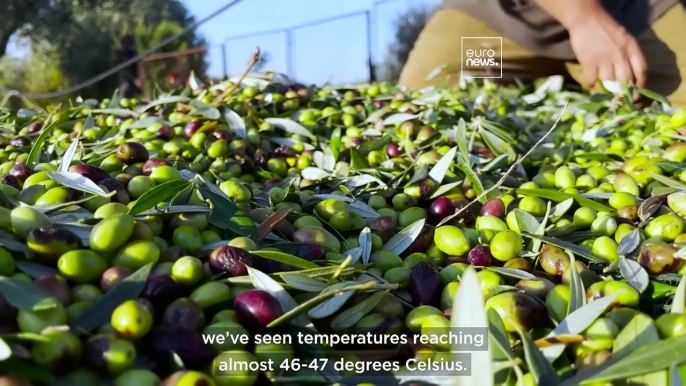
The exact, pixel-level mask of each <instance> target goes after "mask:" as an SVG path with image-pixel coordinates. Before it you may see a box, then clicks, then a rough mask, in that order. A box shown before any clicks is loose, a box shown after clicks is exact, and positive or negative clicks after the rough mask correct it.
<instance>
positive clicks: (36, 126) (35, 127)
mask: <svg viewBox="0 0 686 386" xmlns="http://www.w3.org/2000/svg"><path fill="white" fill-rule="evenodd" d="M41 129H43V122H31V124H30V125H29V134H36V133H37V132H39V131H41Z"/></svg>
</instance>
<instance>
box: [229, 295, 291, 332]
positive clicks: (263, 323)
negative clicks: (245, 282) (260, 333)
mask: <svg viewBox="0 0 686 386" xmlns="http://www.w3.org/2000/svg"><path fill="white" fill-rule="evenodd" d="M233 310H234V311H235V312H236V317H237V318H238V321H239V322H240V323H241V325H243V327H245V328H246V329H248V330H250V331H256V330H259V329H261V328H264V327H267V325H268V324H269V323H271V322H273V321H274V320H276V319H278V318H279V317H280V316H281V315H283V308H282V307H281V303H279V301H278V300H277V299H276V298H275V297H274V295H272V294H270V293H269V292H267V291H262V290H257V289H256V290H248V291H245V292H242V293H240V294H239V295H238V296H236V299H235V300H234V302H233Z"/></svg>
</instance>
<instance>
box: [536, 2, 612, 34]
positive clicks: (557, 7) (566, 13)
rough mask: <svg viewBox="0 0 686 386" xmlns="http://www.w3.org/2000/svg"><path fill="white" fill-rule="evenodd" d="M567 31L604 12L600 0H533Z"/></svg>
mask: <svg viewBox="0 0 686 386" xmlns="http://www.w3.org/2000/svg"><path fill="white" fill-rule="evenodd" d="M535 1H536V3H537V4H538V5H539V6H540V7H541V8H543V9H544V10H545V11H546V12H548V13H549V14H550V16H552V17H554V18H555V19H556V20H557V21H559V22H560V24H562V25H563V26H564V27H565V28H566V29H567V30H568V31H569V30H571V29H573V28H574V27H575V26H577V25H579V24H580V23H583V22H584V21H586V20H588V19H589V18H590V17H592V16H597V15H604V14H606V11H605V8H603V6H602V4H600V0H535Z"/></svg>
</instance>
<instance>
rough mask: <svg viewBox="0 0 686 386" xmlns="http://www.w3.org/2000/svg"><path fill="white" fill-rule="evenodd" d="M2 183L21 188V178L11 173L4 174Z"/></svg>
mask: <svg viewBox="0 0 686 386" xmlns="http://www.w3.org/2000/svg"><path fill="white" fill-rule="evenodd" d="M2 183H3V184H5V185H9V186H11V187H13V188H15V189H17V190H21V181H19V178H17V177H15V176H13V175H11V174H5V175H4V176H2Z"/></svg>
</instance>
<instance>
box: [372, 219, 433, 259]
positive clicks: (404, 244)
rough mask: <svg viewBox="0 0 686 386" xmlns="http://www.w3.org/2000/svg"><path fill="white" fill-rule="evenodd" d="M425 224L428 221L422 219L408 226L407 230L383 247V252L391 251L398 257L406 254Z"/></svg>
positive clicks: (392, 238)
mask: <svg viewBox="0 0 686 386" xmlns="http://www.w3.org/2000/svg"><path fill="white" fill-rule="evenodd" d="M425 223H426V219H420V220H417V221H415V222H413V223H412V224H410V225H408V226H407V228H405V229H403V230H402V231H400V232H399V233H397V234H396V235H394V236H393V237H391V239H390V240H388V242H387V243H386V244H384V245H383V247H381V250H383V251H390V252H393V253H395V254H396V255H400V254H401V253H403V252H405V250H406V249H407V248H408V247H409V246H410V245H411V244H412V243H413V242H414V241H415V240H416V239H417V237H418V236H419V234H420V233H421V232H422V229H423V228H424V224H425Z"/></svg>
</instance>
